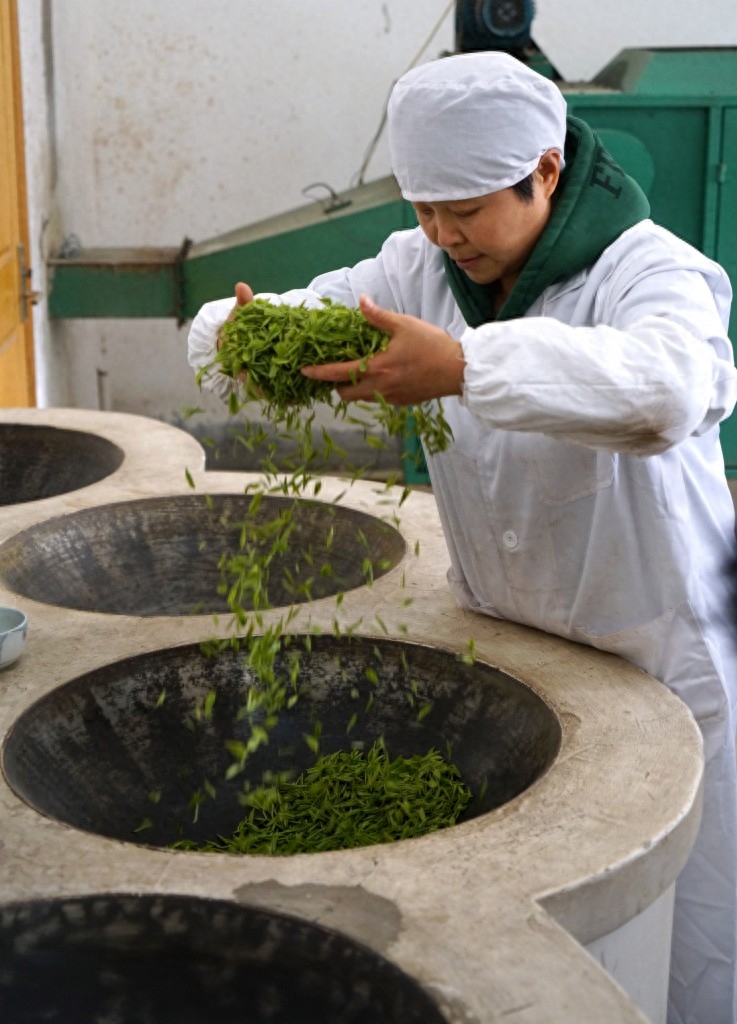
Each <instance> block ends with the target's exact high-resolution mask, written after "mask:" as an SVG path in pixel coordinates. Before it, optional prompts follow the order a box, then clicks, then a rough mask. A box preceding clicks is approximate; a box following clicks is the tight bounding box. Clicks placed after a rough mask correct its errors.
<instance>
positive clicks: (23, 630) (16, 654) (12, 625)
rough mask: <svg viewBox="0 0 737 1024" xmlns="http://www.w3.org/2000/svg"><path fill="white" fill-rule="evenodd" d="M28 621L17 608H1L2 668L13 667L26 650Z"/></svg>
mask: <svg viewBox="0 0 737 1024" xmlns="http://www.w3.org/2000/svg"><path fill="white" fill-rule="evenodd" d="M27 638H28V619H27V618H26V614H25V612H21V611H19V610H18V609H17V608H2V607H0V668H5V667H6V665H12V664H13V662H14V661H17V660H18V658H20V656H21V654H22V653H23V651H24V650H25V649H26V640H27Z"/></svg>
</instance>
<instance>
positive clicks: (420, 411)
mask: <svg viewBox="0 0 737 1024" xmlns="http://www.w3.org/2000/svg"><path fill="white" fill-rule="evenodd" d="M322 302H323V305H322V306H318V307H316V308H313V309H310V308H308V307H307V306H305V305H300V306H289V305H286V304H284V305H274V304H273V303H271V302H269V301H268V299H252V300H251V301H250V302H248V303H246V305H245V306H237V307H236V308H235V309H234V311H233V314H232V316H231V318H230V319H228V320H226V322H225V323H224V324H223V326H222V328H221V330H220V348H219V351H218V353H217V355H216V357H215V359H214V361H213V363H212V364H211V365H210V366H207V367H204V368H203V369H202V370H200V373H199V375H198V379H199V380H200V381H201V380H202V377H203V375H204V374H205V373H206V372H208V371H209V370H211V369H212V368H215V369H217V370H219V371H220V372H221V373H224V374H225V375H226V376H228V377H231V378H232V379H233V380H238V379H243V378H244V377H245V379H246V380H247V385H246V401H248V400H249V399H252V398H258V399H261V400H263V401H265V402H266V405H267V412H266V417H267V419H269V420H271V421H272V422H273V423H286V424H287V426H288V428H289V429H290V430H294V429H295V428H296V426H297V422H298V415H297V413H298V410H299V409H300V408H304V407H310V406H312V405H314V404H315V403H316V402H325V403H326V404H328V405H330V406H332V407H333V408H335V409H336V411H337V412H338V413H339V414H341V415H342V416H343V417H346V416H347V403H345V402H341V401H337V402H336V400H335V397H334V395H335V385H334V384H333V383H331V382H329V381H317V380H311V379H310V378H309V377H305V376H304V375H303V374H302V373H301V372H300V371H301V369H302V367H303V366H319V365H320V364H324V363H339V362H349V361H353V360H356V359H359V360H362V361H365V360H368V359H369V358H370V357H371V356H373V355H376V354H377V353H378V352H382V351H383V350H384V349H385V348H386V347H387V345H388V344H389V335H388V334H387V333H386V332H385V331H382V330H380V329H379V328H378V327H374V326H373V324H370V323H369V322H368V320H366V318H365V317H364V315H363V313H361V311H360V309H354V308H351V307H348V306H343V305H341V304H340V303H338V302H333V301H332V300H331V299H327V298H325V299H323V300H322ZM230 398H231V401H230V411H231V413H236V412H238V410H239V407H240V405H241V404H242V403H241V401H240V400H239V398H238V396H237V394H236V393H235V392H233V393H232V394H231V396H230ZM375 398H376V402H377V405H376V407H375V409H374V411H373V412H372V414H371V418H372V419H373V425H374V426H379V427H382V428H383V429H384V430H386V432H387V433H388V434H389V435H390V436H392V437H400V438H401V437H404V436H405V435H406V434H407V432H408V430H409V424H410V417H412V419H411V423H412V427H413V430H414V433H416V435H417V436H418V437H419V438H420V439H421V440H422V443H423V445H424V446H425V448H426V449H427V451H428V452H429V453H430V454H435V453H436V452H441V451H444V450H445V449H446V448H447V447H448V445H449V444H450V442H451V440H452V437H453V434H452V431H451V429H450V426H449V425H448V424H447V422H446V420H445V417H444V416H443V410H442V406H441V404H440V402H438V401H437V400H433V401H431V402H426V403H423V404H422V405H418V406H415V407H414V408H412V409H410V408H408V407H404V406H401V407H398V406H392V405H389V404H388V403H387V402H386V401H384V399H383V398H381V396H380V395H376V396H375ZM363 408H364V409H365V405H364V406H363ZM352 422H356V423H358V422H360V421H359V420H356V419H354V420H353V421H352ZM370 425H371V424H366V423H365V422H364V426H368V427H370Z"/></svg>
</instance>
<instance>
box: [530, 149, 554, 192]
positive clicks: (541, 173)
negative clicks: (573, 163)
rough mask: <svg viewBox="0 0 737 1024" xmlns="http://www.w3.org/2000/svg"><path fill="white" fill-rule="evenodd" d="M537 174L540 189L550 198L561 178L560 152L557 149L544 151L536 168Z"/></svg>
mask: <svg viewBox="0 0 737 1024" xmlns="http://www.w3.org/2000/svg"><path fill="white" fill-rule="evenodd" d="M535 174H536V175H537V184H538V185H539V188H540V191H541V192H542V194H543V195H544V196H545V198H546V199H549V198H550V196H552V194H553V192H555V189H556V186H557V184H558V181H559V180H560V153H559V152H558V150H557V149H547V150H546V151H545V152H544V153H543V155H542V156H541V157H540V162H539V163H538V165H537V167H536V168H535Z"/></svg>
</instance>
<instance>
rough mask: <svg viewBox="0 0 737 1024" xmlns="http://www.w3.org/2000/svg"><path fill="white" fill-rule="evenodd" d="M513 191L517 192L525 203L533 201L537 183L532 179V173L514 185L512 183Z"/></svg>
mask: <svg viewBox="0 0 737 1024" xmlns="http://www.w3.org/2000/svg"><path fill="white" fill-rule="evenodd" d="M510 188H511V189H512V191H513V192H516V193H517V195H518V196H519V198H520V199H521V200H522V202H523V203H531V202H532V199H533V197H534V195H535V185H534V183H533V180H532V174H528V175H527V177H526V178H523V179H522V181H518V182H516V183H515V184H514V185H510Z"/></svg>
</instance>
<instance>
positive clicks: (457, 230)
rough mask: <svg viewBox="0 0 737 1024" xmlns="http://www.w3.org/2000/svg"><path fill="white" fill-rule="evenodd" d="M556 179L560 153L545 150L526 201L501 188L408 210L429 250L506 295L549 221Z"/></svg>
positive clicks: (418, 204)
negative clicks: (413, 214) (442, 254)
mask: <svg viewBox="0 0 737 1024" xmlns="http://www.w3.org/2000/svg"><path fill="white" fill-rule="evenodd" d="M559 175H560V157H559V154H558V152H557V151H556V150H548V152H547V153H544V154H543V156H542V157H541V158H540V163H539V164H538V166H537V168H536V169H535V171H534V172H533V186H534V191H533V196H532V198H531V199H530V200H529V201H526V200H525V199H524V198H522V197H521V196H519V195H518V194H517V193H516V192H515V191H514V190H513V189H511V188H505V189H502V190H501V191H500V192H490V193H489V194H488V195H484V196H479V197H478V198H476V199H459V200H449V201H445V202H434V203H413V204H412V205H413V206H414V208H415V212H416V213H417V219H418V222H419V225H420V227H421V228H422V230H423V231H424V233H425V234H426V235H427V237H428V239H429V240H430V241H431V242H432V243H433V245H437V246H439V247H440V248H441V249H443V250H444V251H445V252H446V253H447V254H448V256H449V257H450V258H451V259H452V260H453V261H454V262H455V263H456V264H457V266H458V267H459V269H460V270H462V271H463V272H464V273H465V274H468V276H469V277H470V278H471V280H472V281H475V282H476V284H492V283H493V282H495V281H498V282H499V284H500V286H501V291H502V293H503V294H505V295H507V294H509V292H510V291H511V290H512V286H513V285H514V282H515V281H516V280H517V278H518V277H519V274H520V271H521V270H522V268H523V267H524V265H525V263H526V262H527V259H528V257H529V255H530V253H531V252H532V250H533V248H534V247H535V243H536V242H537V240H538V238H539V237H540V235H541V234H542V233H543V230H544V228H545V225H546V224H547V222H548V219H549V217H550V212H551V196H552V194H553V192H554V190H555V186H556V185H557V183H558V178H559Z"/></svg>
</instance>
